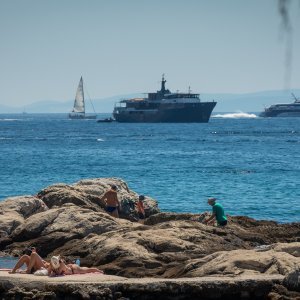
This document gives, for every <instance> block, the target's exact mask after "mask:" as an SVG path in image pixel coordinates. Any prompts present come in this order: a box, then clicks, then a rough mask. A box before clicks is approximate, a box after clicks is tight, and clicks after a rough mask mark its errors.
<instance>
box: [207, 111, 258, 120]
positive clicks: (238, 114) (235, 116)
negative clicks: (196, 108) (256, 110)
mask: <svg viewBox="0 0 300 300" xmlns="http://www.w3.org/2000/svg"><path fill="white" fill-rule="evenodd" d="M212 118H227V119H242V118H246V119H254V118H257V115H256V114H248V113H244V112H236V113H229V114H218V115H213V116H212Z"/></svg>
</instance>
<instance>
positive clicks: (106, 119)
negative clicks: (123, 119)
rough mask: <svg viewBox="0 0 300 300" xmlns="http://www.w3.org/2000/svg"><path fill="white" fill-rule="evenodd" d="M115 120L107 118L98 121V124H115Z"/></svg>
mask: <svg viewBox="0 0 300 300" xmlns="http://www.w3.org/2000/svg"><path fill="white" fill-rule="evenodd" d="M114 121H115V120H114V119H113V118H105V119H99V120H97V122H98V123H110V122H114Z"/></svg>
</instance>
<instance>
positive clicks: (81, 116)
mask: <svg viewBox="0 0 300 300" xmlns="http://www.w3.org/2000/svg"><path fill="white" fill-rule="evenodd" d="M96 117H97V116H96V115H85V114H72V113H70V114H69V119H74V120H83V119H85V120H95V119H96Z"/></svg>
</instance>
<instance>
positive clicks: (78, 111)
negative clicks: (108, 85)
mask: <svg viewBox="0 0 300 300" xmlns="http://www.w3.org/2000/svg"><path fill="white" fill-rule="evenodd" d="M92 106H93V104H92ZM93 109H94V106H93ZM94 112H95V109H94ZM96 117H97V116H96V114H93V115H86V113H85V103H84V91H83V79H82V76H81V77H80V81H79V84H78V88H77V91H76V96H75V101H74V107H73V110H72V111H71V112H70V113H69V118H70V119H96Z"/></svg>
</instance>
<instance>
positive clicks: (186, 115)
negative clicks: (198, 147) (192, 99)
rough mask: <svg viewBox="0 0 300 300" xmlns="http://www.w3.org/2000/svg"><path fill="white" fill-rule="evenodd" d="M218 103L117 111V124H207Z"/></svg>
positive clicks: (115, 114)
mask: <svg viewBox="0 0 300 300" xmlns="http://www.w3.org/2000/svg"><path fill="white" fill-rule="evenodd" d="M215 106H216V102H200V103H188V104H178V105H165V106H163V105H162V106H160V107H158V108H157V109H134V110H129V109H123V110H115V111H114V113H113V116H114V118H115V120H116V121H117V122H124V123H125V122H126V123H207V122H208V121H209V118H210V116H211V113H212V111H213V109H214V107H215Z"/></svg>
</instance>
